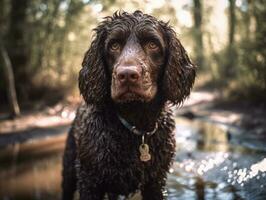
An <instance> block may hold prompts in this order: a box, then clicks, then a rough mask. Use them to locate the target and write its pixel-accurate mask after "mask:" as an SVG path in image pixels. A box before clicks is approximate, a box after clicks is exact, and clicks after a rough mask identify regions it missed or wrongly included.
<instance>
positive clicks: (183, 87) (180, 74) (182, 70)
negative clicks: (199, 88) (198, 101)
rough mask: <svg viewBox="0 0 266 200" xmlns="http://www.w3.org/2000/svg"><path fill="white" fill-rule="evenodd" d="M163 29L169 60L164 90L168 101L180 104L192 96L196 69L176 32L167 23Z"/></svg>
mask: <svg viewBox="0 0 266 200" xmlns="http://www.w3.org/2000/svg"><path fill="white" fill-rule="evenodd" d="M162 27H163V30H164V33H165V39H166V41H167V50H166V59H167V60H166V66H165V69H164V77H163V86H162V90H163V93H164V97H165V98H166V100H168V101H170V102H171V103H173V104H180V103H182V102H183V100H184V99H185V98H186V97H187V96H188V95H189V94H190V90H191V88H192V86H193V84H194V80H195V75H196V67H195V65H194V64H193V63H192V62H191V61H190V59H189V57H188V55H187V52H186V50H185V49H184V47H183V46H182V44H181V43H180V41H179V40H178V39H177V36H176V33H175V31H174V30H173V29H172V28H171V27H170V26H169V25H168V24H165V23H164V24H163V25H162Z"/></svg>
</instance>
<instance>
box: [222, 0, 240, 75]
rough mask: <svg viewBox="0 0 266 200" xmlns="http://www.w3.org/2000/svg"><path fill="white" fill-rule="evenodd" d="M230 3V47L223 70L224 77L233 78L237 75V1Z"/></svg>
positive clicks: (228, 46) (232, 0)
mask: <svg viewBox="0 0 266 200" xmlns="http://www.w3.org/2000/svg"><path fill="white" fill-rule="evenodd" d="M228 1H229V15H228V26H229V28H228V45H227V51H226V59H227V60H226V63H225V66H224V70H223V75H224V76H225V77H228V78H232V77H234V76H235V74H236V60H237V51H236V48H235V27H236V14H235V1H236V0H228Z"/></svg>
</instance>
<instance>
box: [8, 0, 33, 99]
mask: <svg viewBox="0 0 266 200" xmlns="http://www.w3.org/2000/svg"><path fill="white" fill-rule="evenodd" d="M28 5H29V0H23V1H17V0H12V1H11V10H10V25H9V29H8V30H7V34H6V37H7V45H6V47H7V52H8V55H9V57H10V60H11V64H12V66H13V67H14V72H15V73H14V76H15V81H16V82H20V83H23V84H19V85H18V89H19V91H23V92H21V94H23V95H26V94H27V90H26V87H27V86H28V85H29V81H30V78H29V76H28V73H27V63H28V61H29V59H30V55H29V50H28V45H27V39H26V36H27V31H26V30H27V20H26V19H27V8H28Z"/></svg>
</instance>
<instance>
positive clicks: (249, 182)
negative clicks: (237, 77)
mask: <svg viewBox="0 0 266 200" xmlns="http://www.w3.org/2000/svg"><path fill="white" fill-rule="evenodd" d="M176 122H177V126H176V139H177V151H176V158H175V162H174V164H173V167H172V168H171V170H170V173H169V175H168V181H167V188H166V189H167V194H168V197H167V199H170V200H178V199H180V200H238V199H241V200H242V199H243V200H265V199H266V141H265V140H263V139H261V138H253V137H244V136H243V135H246V134H239V132H238V131H235V132H234V131H233V132H232V129H228V127H225V126H223V125H217V124H212V123H210V122H204V121H199V120H194V121H188V120H184V119H177V120H176ZM0 137H1V136H0ZM65 137H66V134H61V135H57V136H54V137H49V138H45V139H42V140H32V141H28V142H25V143H22V144H15V145H9V146H8V147H5V148H2V149H0V200H56V199H60V182H61V159H62V154H63V149H64V142H65Z"/></svg>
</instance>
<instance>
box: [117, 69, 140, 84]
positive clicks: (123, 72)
mask: <svg viewBox="0 0 266 200" xmlns="http://www.w3.org/2000/svg"><path fill="white" fill-rule="evenodd" d="M139 78H140V72H139V71H138V70H137V68H136V67H119V68H118V69H117V79H118V80H119V81H120V82H121V83H125V82H129V83H135V82H137V81H138V80H139Z"/></svg>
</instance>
